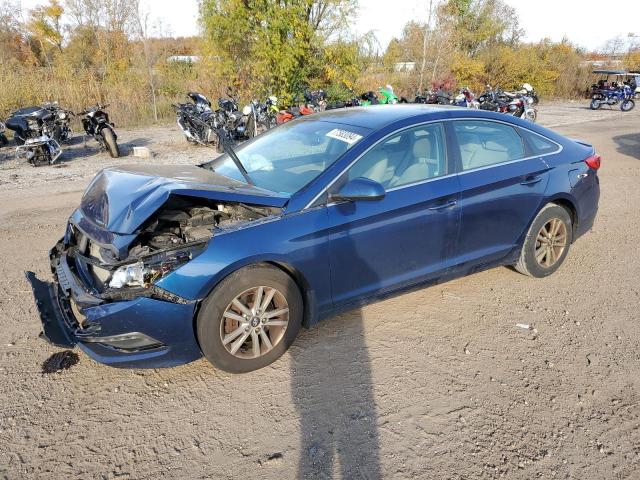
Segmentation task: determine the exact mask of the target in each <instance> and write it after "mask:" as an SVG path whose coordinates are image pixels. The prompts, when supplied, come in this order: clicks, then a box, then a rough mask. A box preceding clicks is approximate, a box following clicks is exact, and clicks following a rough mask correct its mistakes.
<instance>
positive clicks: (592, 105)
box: [589, 98, 601, 110]
mask: <svg viewBox="0 0 640 480" xmlns="http://www.w3.org/2000/svg"><path fill="white" fill-rule="evenodd" d="M600 105H601V103H600V100H598V99H597V98H594V99H592V100H591V103H590V104H589V108H590V109H591V110H598V109H599V108H600Z"/></svg>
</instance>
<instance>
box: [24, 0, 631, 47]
mask: <svg viewBox="0 0 640 480" xmlns="http://www.w3.org/2000/svg"><path fill="white" fill-rule="evenodd" d="M503 1H505V3H507V4H508V5H511V6H512V7H514V8H515V9H516V11H517V13H518V17H519V18H520V24H521V26H522V27H523V28H524V30H525V40H527V41H537V40H540V39H542V38H545V37H548V38H551V39H552V40H555V41H560V40H562V38H563V37H564V36H566V37H567V38H568V39H569V40H570V41H571V42H572V43H574V44H576V45H578V46H581V47H584V48H587V49H589V50H594V49H599V48H601V47H602V46H603V45H604V43H605V42H606V41H607V40H608V39H610V38H613V37H615V36H618V35H622V36H624V37H626V36H627V35H628V34H629V33H634V34H635V35H640V24H638V16H637V15H631V14H630V13H631V12H630V11H629V10H628V9H626V11H625V9H624V8H623V9H620V10H616V9H614V10H612V11H610V12H609V13H610V14H611V18H609V19H605V18H604V17H603V15H602V1H601V0H598V1H595V0H503ZM625 2H629V3H633V4H635V0H624V2H623V3H625ZM21 3H22V6H23V8H31V7H33V6H35V5H38V4H42V3H45V1H44V0H22V2H21ZM142 3H143V5H144V6H145V8H147V9H149V11H150V12H151V16H152V17H155V18H156V19H159V20H161V22H162V24H163V26H164V29H165V30H168V33H171V34H173V35H175V36H188V35H194V34H197V33H198V26H197V18H198V1H197V0H179V1H176V0H142ZM359 3H360V12H359V15H358V18H357V19H356V20H355V21H354V24H353V27H354V29H355V30H356V32H358V33H365V32H367V31H369V30H373V31H374V32H375V33H376V36H377V37H378V40H379V42H380V45H381V47H382V48H383V49H384V48H386V46H387V45H388V43H389V41H390V40H391V39H392V38H393V37H394V36H398V35H400V33H401V31H402V28H403V27H404V25H405V24H406V23H407V22H408V21H409V20H422V21H425V20H426V16H427V8H428V4H429V0H392V1H389V0H360V2H359ZM434 3H435V2H434ZM618 6H620V7H621V6H622V4H618ZM616 8H617V7H616ZM594 12H597V13H596V14H594ZM636 40H640V37H638V38H636Z"/></svg>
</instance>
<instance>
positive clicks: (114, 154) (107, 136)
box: [100, 128, 120, 158]
mask: <svg viewBox="0 0 640 480" xmlns="http://www.w3.org/2000/svg"><path fill="white" fill-rule="evenodd" d="M100 135H102V138H103V139H104V144H105V145H106V147H107V151H108V152H109V155H110V156H111V158H118V157H119V156H120V149H119V148H118V143H117V142H116V136H115V135H114V134H113V130H111V129H110V128H103V129H102V131H101V132H100Z"/></svg>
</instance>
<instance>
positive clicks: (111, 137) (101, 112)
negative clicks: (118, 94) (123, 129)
mask: <svg viewBox="0 0 640 480" xmlns="http://www.w3.org/2000/svg"><path fill="white" fill-rule="evenodd" d="M108 106H109V105H100V104H98V105H96V106H95V107H90V108H87V109H85V110H83V111H82V112H79V113H78V114H77V115H82V128H84V131H85V132H86V134H87V135H91V136H92V137H93V138H95V139H96V141H97V142H98V143H99V144H100V148H102V149H103V150H107V151H108V152H109V155H110V156H111V158H118V157H119V156H120V149H119V147H118V143H117V139H118V136H117V135H116V132H115V130H114V129H113V127H114V126H115V125H114V124H113V123H110V122H109V114H108V113H107V112H105V109H106V108H107V107H108Z"/></svg>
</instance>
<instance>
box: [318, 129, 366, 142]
mask: <svg viewBox="0 0 640 480" xmlns="http://www.w3.org/2000/svg"><path fill="white" fill-rule="evenodd" d="M325 135H326V136H327V137H331V138H335V139H336V140H340V141H342V142H346V143H348V144H349V145H353V144H354V143H356V142H357V141H358V140H360V139H361V138H362V135H358V134H357V133H353V132H350V131H348V130H342V129H340V128H334V129H333V130H331V131H330V132H327V133H326V134H325Z"/></svg>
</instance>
